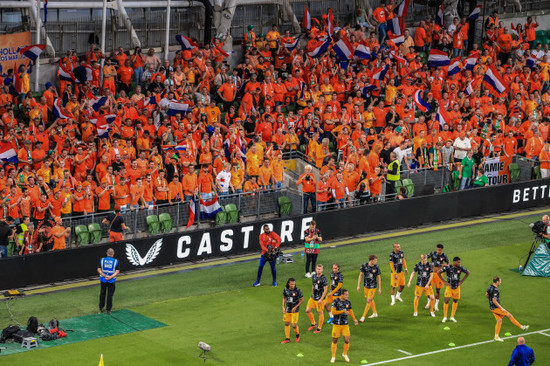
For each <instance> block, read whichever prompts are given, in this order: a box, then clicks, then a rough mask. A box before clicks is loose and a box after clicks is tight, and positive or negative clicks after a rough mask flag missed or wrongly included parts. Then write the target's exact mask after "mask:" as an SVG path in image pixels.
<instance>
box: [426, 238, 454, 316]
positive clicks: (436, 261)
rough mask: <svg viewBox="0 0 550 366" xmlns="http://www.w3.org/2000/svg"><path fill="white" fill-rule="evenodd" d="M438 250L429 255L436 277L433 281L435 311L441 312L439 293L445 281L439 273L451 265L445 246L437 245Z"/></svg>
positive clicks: (427, 306) (428, 303) (428, 304)
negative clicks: (444, 249)
mask: <svg viewBox="0 0 550 366" xmlns="http://www.w3.org/2000/svg"><path fill="white" fill-rule="evenodd" d="M435 248H436V249H435V250H434V251H433V252H430V253H429V254H428V259H429V260H430V261H431V264H432V267H433V272H434V276H433V279H432V287H433V289H434V291H435V306H434V310H435V311H439V293H440V291H441V289H442V288H443V281H442V280H441V278H439V276H438V275H437V272H438V271H439V270H440V269H441V268H442V267H445V266H447V265H449V258H447V255H446V254H445V253H443V244H437V245H436V247H435ZM430 302H431V300H430V298H428V302H427V303H426V307H425V309H428V308H429V307H430V306H431V305H430Z"/></svg>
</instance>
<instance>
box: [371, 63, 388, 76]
mask: <svg viewBox="0 0 550 366" xmlns="http://www.w3.org/2000/svg"><path fill="white" fill-rule="evenodd" d="M389 68H390V67H389V66H388V65H387V64H386V65H384V66H382V67H381V68H379V69H378V70H376V71H375V72H374V74H373V75H372V78H373V79H374V80H384V78H385V77H386V73H387V72H388V70H389Z"/></svg>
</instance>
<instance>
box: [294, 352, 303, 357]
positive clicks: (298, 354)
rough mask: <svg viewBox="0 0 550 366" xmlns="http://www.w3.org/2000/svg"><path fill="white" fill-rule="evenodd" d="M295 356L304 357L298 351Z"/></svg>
mask: <svg viewBox="0 0 550 366" xmlns="http://www.w3.org/2000/svg"><path fill="white" fill-rule="evenodd" d="M296 357H304V355H303V354H301V353H298V354H297V355H296Z"/></svg>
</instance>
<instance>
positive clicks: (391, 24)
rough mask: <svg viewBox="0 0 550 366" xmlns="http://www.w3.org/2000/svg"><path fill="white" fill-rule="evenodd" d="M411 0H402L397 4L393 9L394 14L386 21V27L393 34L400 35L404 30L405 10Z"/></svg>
mask: <svg viewBox="0 0 550 366" xmlns="http://www.w3.org/2000/svg"><path fill="white" fill-rule="evenodd" d="M410 3H411V0H404V1H402V2H401V3H400V4H399V5H398V6H396V7H395V9H393V13H394V14H395V16H394V17H393V18H391V19H390V20H388V21H386V27H387V28H388V31H391V32H392V33H393V34H396V35H398V36H399V35H401V34H403V31H404V30H405V17H406V16H407V10H408V8H409V4H410Z"/></svg>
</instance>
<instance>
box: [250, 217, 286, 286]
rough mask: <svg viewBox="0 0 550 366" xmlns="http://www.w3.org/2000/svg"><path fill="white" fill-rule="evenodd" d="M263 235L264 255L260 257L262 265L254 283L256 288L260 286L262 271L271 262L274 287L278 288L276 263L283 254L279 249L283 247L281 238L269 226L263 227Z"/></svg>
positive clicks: (261, 236)
mask: <svg viewBox="0 0 550 366" xmlns="http://www.w3.org/2000/svg"><path fill="white" fill-rule="evenodd" d="M263 231H264V232H263V233H262V234H260V239H259V240H260V246H261V247H262V255H261V257H260V265H259V267H258V277H257V278H256V282H254V285H253V286H254V287H258V286H260V280H261V278H262V271H263V270H264V266H265V263H266V262H269V265H270V266H271V276H272V277H273V286H277V269H276V268H275V261H276V259H277V256H278V255H280V254H281V251H280V249H279V247H280V246H281V237H280V236H279V235H278V234H277V233H275V232H274V231H271V229H270V228H269V225H264V226H263Z"/></svg>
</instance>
